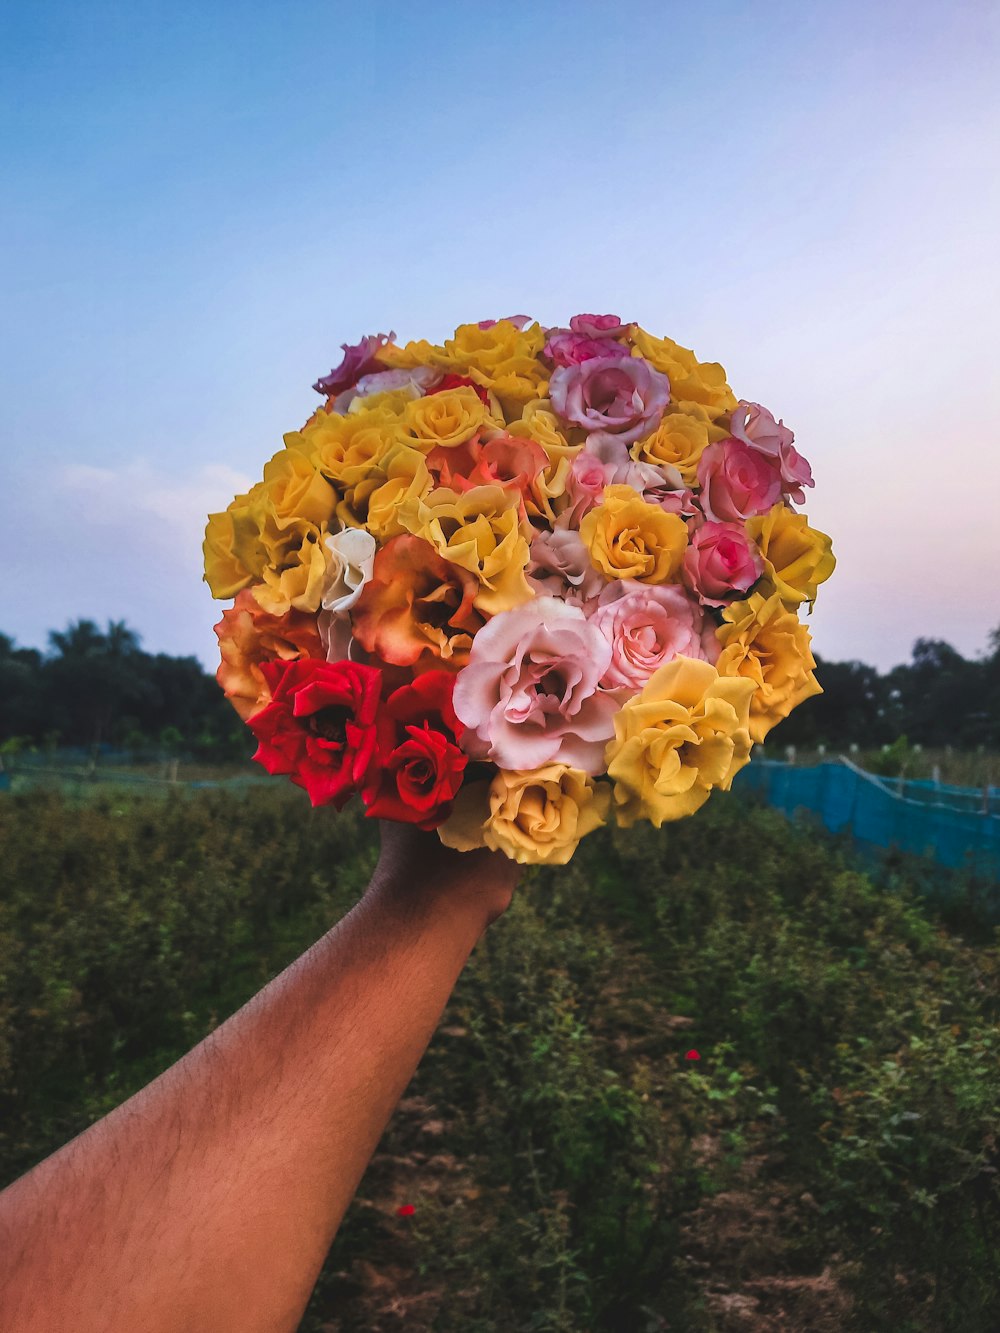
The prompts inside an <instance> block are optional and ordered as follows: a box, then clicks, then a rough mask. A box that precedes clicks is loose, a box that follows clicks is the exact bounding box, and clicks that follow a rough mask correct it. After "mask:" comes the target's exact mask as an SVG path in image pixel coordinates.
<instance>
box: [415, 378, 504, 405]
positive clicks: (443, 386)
mask: <svg viewBox="0 0 1000 1333" xmlns="http://www.w3.org/2000/svg"><path fill="white" fill-rule="evenodd" d="M463 386H464V387H465V388H468V389H472V391H473V392H474V393H475V394H476V396H477V397H478V398H479V401H480V402H481V403H482V404H483V406H484V407H489V406H490V394H489V390H488V389H484V388H483V387H482V385H481V384H477V383H476V381H475V380H473V379H469V377H468V375H445V376H443V377H442V379H441V381H440V383H438V384H436V385H435V386H434V388H433V389H428V391H427V392H428V393H429V394H430V393H445V392H446V391H447V390H448V389H461V388H462V387H463Z"/></svg>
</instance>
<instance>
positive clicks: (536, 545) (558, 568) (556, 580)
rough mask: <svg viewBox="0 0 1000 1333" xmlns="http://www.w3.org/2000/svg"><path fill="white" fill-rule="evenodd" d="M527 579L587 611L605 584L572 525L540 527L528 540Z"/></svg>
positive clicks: (536, 587) (554, 595) (544, 591)
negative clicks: (528, 560) (529, 547)
mask: <svg viewBox="0 0 1000 1333" xmlns="http://www.w3.org/2000/svg"><path fill="white" fill-rule="evenodd" d="M526 572H527V575H528V582H529V583H530V584H531V586H532V587H533V588H535V589H536V591H537V592H539V593H541V594H543V595H546V596H549V597H561V598H562V599H563V601H566V602H572V603H573V604H574V605H576V606H582V607H583V608H584V610H587V609H588V607H589V605H590V603H591V602H592V601H593V600H594V599H595V598H596V597H597V596H598V595H599V593H600V592H601V591H602V589H603V588H604V587H605V582H604V576H603V575H602V574H600V573H599V572H598V571H597V570H596V569H595V568H594V566H593V563H592V561H591V559H590V552H589V551H588V550H587V548H586V546H584V544H583V540H582V539H581V537H580V534H579V533H578V532H576V531H575V530H574V529H572V528H567V527H555V528H541V529H540V530H539V531H538V532H536V533H535V535H534V537H533V538H532V539H531V559H530V562H529V564H528V568H527V571H526Z"/></svg>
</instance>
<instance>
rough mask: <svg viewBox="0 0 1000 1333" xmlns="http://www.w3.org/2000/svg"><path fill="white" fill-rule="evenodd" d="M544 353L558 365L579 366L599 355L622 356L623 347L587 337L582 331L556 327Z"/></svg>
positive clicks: (543, 350)
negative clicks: (575, 331) (574, 331)
mask: <svg viewBox="0 0 1000 1333" xmlns="http://www.w3.org/2000/svg"><path fill="white" fill-rule="evenodd" d="M542 355H543V356H547V357H548V359H549V360H550V361H554V362H555V364H556V365H557V366H579V365H582V364H583V362H584V361H593V360H595V359H596V358H598V357H616V356H621V355H622V349H621V347H620V346H619V345H618V344H617V343H612V342H608V341H606V340H598V339H597V338H587V337H585V336H584V335H583V334H581V333H571V332H570V331H569V330H568V329H555V330H553V331H550V333H549V338H548V342H546V344H545V346H544V348H543V349H542Z"/></svg>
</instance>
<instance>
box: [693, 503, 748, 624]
mask: <svg viewBox="0 0 1000 1333" xmlns="http://www.w3.org/2000/svg"><path fill="white" fill-rule="evenodd" d="M763 568H764V565H763V561H762V560H761V558H760V552H759V551H758V550H757V547H756V545H755V543H754V542H753V541H752V540H751V539H750V538H749V537H748V536H747V533H746V529H745V528H744V527H743V525H742V524H741V523H703V524H702V525H701V527H699V528H696V529H695V531H694V533H693V534H692V535H691V536H690V538H689V542H688V548H687V550H686V551H685V552H684V577H685V579H686V580H687V583H688V586H689V587H690V588H691V589H692V590H693V592H694V593H695V594H696V596H697V598H698V600H699V602H701V603H702V605H703V606H723V605H724V604H725V603H726V602H728V601H732V599H733V598H734V597H735V596H738V595H739V594H740V593H744V592H746V591H747V589H748V588H749V587H751V585H752V584H754V583H756V582H757V580H758V579H759V578H760V575H761V571H762V570H763Z"/></svg>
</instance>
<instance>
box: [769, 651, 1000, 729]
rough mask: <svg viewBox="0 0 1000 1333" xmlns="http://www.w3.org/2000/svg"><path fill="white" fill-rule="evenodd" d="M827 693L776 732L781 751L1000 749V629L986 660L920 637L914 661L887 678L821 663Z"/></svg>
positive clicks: (860, 667) (858, 667) (861, 667)
mask: <svg viewBox="0 0 1000 1333" xmlns="http://www.w3.org/2000/svg"><path fill="white" fill-rule="evenodd" d="M817 663H818V664H817V668H816V675H817V678H818V679H819V682H820V684H821V685H822V686H823V693H822V694H819V695H816V696H815V697H814V698H812V699H807V700H806V701H805V703H803V704H801V705H800V707H798V708H797V709H796V710H795V711H794V712H793V713H792V715H791V717H789V718H788V719H786V721H784V722H782V723H781V726H780V727H779V728H778V729H777V730H776V731H775V732H774V738H775V740H776V741H777V743H778V744H781V745H789V744H791V745H806V746H809V745H817V744H826V745H830V744H836V745H838V746H840V747H841V748H843V747H844V746H846V745H849V744H852V743H854V744H857V745H860V746H863V747H865V748H869V747H872V746H880V745H883V744H888V743H890V742H892V741H894V740H895V739H896V737H897V736H899V735H900V734H902V733H905V734H906V735H907V736H909V737H910V740H911V742H913V743H916V744H920V745H923V746H928V745H931V746H945V745H954V746H958V747H971V746H981V745H982V746H994V747H996V746H997V745H1000V629H998V630H996V631H994V632H993V634H992V635H991V636H990V647H989V650H988V651H987V653H986V654H984V655H983V656H982V657H981V658H979V659H975V660H971V661H970V660H969V659H968V658H965V657H963V656H962V655H961V653H959V652H958V651H957V650H956V649H955V648H953V647H952V646H951V644H949V643H945V642H944V641H943V640H941V639H929V638H922V639H917V641H916V643H915V644H914V645H913V653H912V657H911V660H910V662H908V663H905V664H904V665H902V666H898V667H894V668H893V669H892V670H891V671H888V672H885V673H884V674H880V673H879V672H878V671H877V670H876V669H875V668H874V667H871V666H866V665H865V664H864V663H863V662H827V661H825V660H822V659H817Z"/></svg>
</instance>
